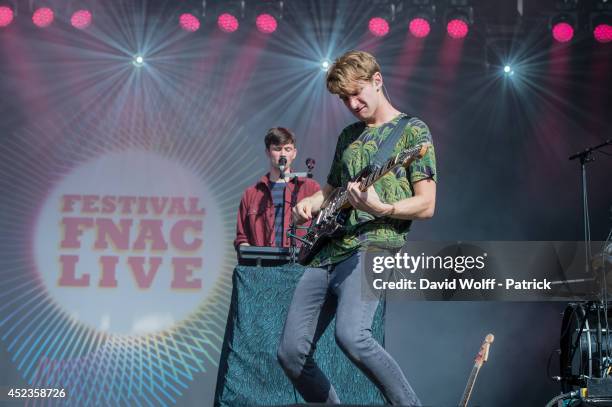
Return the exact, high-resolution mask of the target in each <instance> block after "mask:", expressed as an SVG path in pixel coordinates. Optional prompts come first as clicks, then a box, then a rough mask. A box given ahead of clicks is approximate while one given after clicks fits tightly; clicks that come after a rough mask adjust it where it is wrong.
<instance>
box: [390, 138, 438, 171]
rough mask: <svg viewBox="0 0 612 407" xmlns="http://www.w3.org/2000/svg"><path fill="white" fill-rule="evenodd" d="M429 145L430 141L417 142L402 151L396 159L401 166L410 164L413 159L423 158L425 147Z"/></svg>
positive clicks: (427, 147)
mask: <svg viewBox="0 0 612 407" xmlns="http://www.w3.org/2000/svg"><path fill="white" fill-rule="evenodd" d="M430 146H431V143H429V142H426V143H421V144H417V145H416V146H414V147H411V148H409V149H407V150H404V151H402V152H401V153H400V154H399V155H398V157H397V161H398V162H401V163H402V165H403V166H406V165H408V164H410V163H411V162H412V161H414V160H418V159H419V158H423V156H424V155H425V153H426V152H427V149H429V147H430Z"/></svg>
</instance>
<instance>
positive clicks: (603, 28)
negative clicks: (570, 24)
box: [593, 24, 612, 44]
mask: <svg viewBox="0 0 612 407" xmlns="http://www.w3.org/2000/svg"><path fill="white" fill-rule="evenodd" d="M593 37H594V38H595V40H596V41H597V42H601V43H602V44H603V43H606V42H610V41H612V25H610V24H599V25H597V26H596V27H595V28H594V29H593Z"/></svg>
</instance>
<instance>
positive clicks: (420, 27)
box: [408, 17, 431, 38]
mask: <svg viewBox="0 0 612 407" xmlns="http://www.w3.org/2000/svg"><path fill="white" fill-rule="evenodd" d="M408 28H409V29H410V34H412V35H414V36H415V37H417V38H425V37H427V36H428V35H429V32H430V31H431V26H430V25H429V21H427V20H426V19H424V18H420V17H417V18H413V19H412V20H410V24H409V25H408Z"/></svg>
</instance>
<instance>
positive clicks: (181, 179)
mask: <svg viewBox="0 0 612 407" xmlns="http://www.w3.org/2000/svg"><path fill="white" fill-rule="evenodd" d="M34 233H35V236H34V248H33V250H34V258H35V262H36V268H37V270H38V272H39V273H40V277H41V279H42V281H43V283H44V286H45V287H46V289H47V291H48V293H49V295H50V297H51V298H52V299H53V300H54V301H55V302H56V303H57V304H59V305H60V306H61V308H62V309H63V310H64V311H65V312H66V313H67V314H68V315H69V316H70V317H71V318H72V319H73V320H76V321H79V322H81V323H83V324H85V325H87V326H88V327H90V328H93V329H95V330H98V331H103V332H107V333H113V334H119V335H142V334H149V333H155V332H159V331H163V330H165V329H168V328H171V327H172V326H174V325H175V324H178V323H180V322H181V321H183V320H185V319H186V318H188V317H189V315H190V314H191V313H193V312H194V311H195V310H196V309H197V307H198V306H199V305H200V304H202V303H203V302H204V301H205V300H206V298H207V297H208V296H209V295H210V293H211V290H212V289H213V288H214V286H215V283H216V281H217V279H218V278H219V276H220V273H221V269H222V260H223V253H224V243H225V242H226V241H227V239H226V236H223V234H224V228H223V224H222V220H221V214H220V208H219V207H218V205H217V203H216V201H215V199H214V197H213V194H212V191H211V190H210V189H209V188H208V187H207V185H206V184H205V183H204V181H203V179H202V177H201V176H200V175H199V174H197V173H195V172H194V171H191V170H189V169H188V168H187V167H185V166H184V165H183V164H182V163H179V162H175V161H173V160H171V159H168V158H165V157H163V156H161V155H159V154H157V153H153V152H145V151H139V150H128V151H123V152H115V153H107V154H105V155H102V156H99V157H97V158H95V159H93V160H90V161H88V162H86V163H84V164H82V165H80V166H78V167H76V168H75V169H74V170H72V171H71V172H70V173H69V174H67V175H66V176H65V177H64V178H63V179H62V180H61V181H60V182H59V183H58V184H57V185H55V187H54V188H53V189H52V191H51V193H50V194H49V195H48V197H47V199H46V201H45V202H44V204H43V205H42V208H41V211H40V213H39V216H38V219H37V222H36V227H35V232H34Z"/></svg>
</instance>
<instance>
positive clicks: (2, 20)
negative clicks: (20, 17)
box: [0, 6, 15, 27]
mask: <svg viewBox="0 0 612 407" xmlns="http://www.w3.org/2000/svg"><path fill="white" fill-rule="evenodd" d="M14 17H15V13H13V9H12V8H10V7H7V6H0V27H7V26H8V25H9V24H10V23H11V22H12V21H13V18H14Z"/></svg>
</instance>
